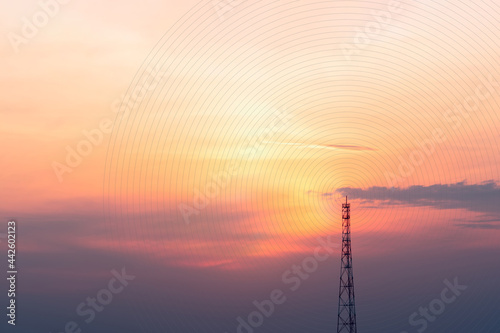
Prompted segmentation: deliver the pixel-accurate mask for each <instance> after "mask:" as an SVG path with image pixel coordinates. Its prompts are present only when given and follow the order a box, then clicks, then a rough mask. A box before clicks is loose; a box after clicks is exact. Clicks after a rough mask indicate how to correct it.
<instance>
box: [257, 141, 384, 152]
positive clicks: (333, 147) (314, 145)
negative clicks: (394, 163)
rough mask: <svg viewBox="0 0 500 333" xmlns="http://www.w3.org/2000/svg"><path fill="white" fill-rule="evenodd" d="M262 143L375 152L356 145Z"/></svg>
mask: <svg viewBox="0 0 500 333" xmlns="http://www.w3.org/2000/svg"><path fill="white" fill-rule="evenodd" d="M263 143H267V144H274V145H285V146H294V147H296V148H309V149H330V150H339V149H344V150H375V149H374V148H370V147H364V146H356V145H317V144H306V143H297V142H275V141H264V142H263Z"/></svg>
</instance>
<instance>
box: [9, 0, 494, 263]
mask: <svg viewBox="0 0 500 333" xmlns="http://www.w3.org/2000/svg"><path fill="white" fill-rule="evenodd" d="M196 3H197V2H195V1H191V0H189V1H183V2H182V4H174V3H172V2H169V3H168V4H164V5H162V4H160V3H159V2H156V1H146V2H144V3H143V6H134V5H131V4H128V5H127V4H124V3H122V2H118V1H116V2H106V3H105V4H103V3H102V2H98V1H85V2H80V1H76V0H75V1H72V2H70V3H68V4H67V5H64V6H62V5H61V8H60V12H59V13H58V14H57V15H55V16H54V18H51V19H50V22H49V23H48V24H47V25H46V26H44V27H43V28H40V31H39V33H38V34H37V35H36V36H35V37H33V38H32V39H30V40H29V42H28V43H26V44H23V45H20V46H19V51H18V52H16V51H15V50H14V49H13V47H12V45H11V44H10V43H9V40H8V38H4V39H2V44H1V48H2V52H1V57H2V64H3V68H2V74H1V75H0V88H1V90H2V94H1V97H0V106H1V107H0V112H1V117H2V122H1V123H0V136H1V137H0V141H1V142H2V144H1V147H2V157H1V158H0V167H1V170H2V176H1V178H0V182H1V187H2V190H3V192H4V193H8V195H7V196H5V197H4V198H3V199H2V200H1V202H0V208H1V210H2V211H5V212H7V214H14V215H15V214H18V213H19V212H24V213H31V214H37V213H40V212H46V213H57V212H58V211H61V210H63V211H69V212H70V211H72V210H78V209H84V208H82V202H92V203H95V205H96V207H98V206H99V203H100V202H101V200H102V196H103V191H104V196H105V201H106V200H108V199H110V200H111V201H112V203H111V204H110V206H109V207H115V208H116V207H118V208H123V207H126V212H125V213H121V214H127V213H130V214H131V213H143V214H145V215H147V214H163V216H167V217H168V218H167V219H166V220H161V221H162V223H170V222H171V223H181V224H182V223H183V218H182V211H180V210H179V207H180V205H182V204H185V205H189V206H190V207H193V205H194V204H193V201H194V200H195V197H196V196H197V195H198V194H197V193H198V191H199V192H202V193H204V191H205V189H206V187H207V185H208V184H211V183H213V182H214V175H218V174H220V173H224V172H226V173H227V172H228V170H233V169H234V170H233V172H234V173H233V174H230V175H229V176H227V181H226V182H225V183H226V184H225V185H223V186H221V185H216V187H217V189H216V192H217V194H216V195H214V196H213V198H210V200H209V201H210V203H209V204H207V205H206V207H203V208H201V209H198V208H196V207H194V208H195V209H196V210H197V211H198V214H196V215H193V216H192V218H193V220H192V223H193V225H196V223H203V222H207V221H217V220H218V219H223V218H224V216H227V215H232V214H234V215H237V216H238V218H237V220H238V223H239V224H238V227H235V228H236V229H238V228H240V229H238V232H241V231H242V230H244V231H246V232H247V233H249V234H255V235H261V234H262V235H264V236H265V237H263V240H262V241H258V242H251V244H250V245H249V248H248V249H247V250H246V251H247V252H246V253H247V254H248V255H250V256H251V255H252V254H259V255H264V256H265V253H266V251H268V252H271V253H275V252H277V253H280V251H285V252H286V251H292V252H293V251H294V250H295V249H296V247H294V246H291V245H290V246H289V247H288V249H285V248H284V247H281V248H279V245H276V244H275V243H273V242H275V240H272V241H270V240H269V239H273V238H275V237H278V238H280V239H282V240H288V239H295V237H297V238H300V237H305V238H311V239H315V237H316V236H317V235H321V234H323V233H325V232H328V230H331V228H332V224H331V223H332V222H331V217H332V216H337V215H335V214H338V209H337V208H331V207H330V205H329V202H328V201H325V200H324V199H322V198H321V197H320V196H319V195H314V193H325V192H332V191H334V190H335V189H336V188H339V187H360V188H367V187H370V186H390V185H395V186H399V187H407V186H411V185H432V184H452V183H456V182H460V181H463V180H467V182H468V183H471V184H476V183H480V182H483V181H486V180H492V179H493V180H498V179H499V175H498V168H497V166H498V165H499V164H500V154H498V140H499V132H498V128H500V118H499V117H498V115H499V111H498V110H499V108H498V105H499V102H500V96H499V91H500V86H499V83H498V82H500V72H499V69H500V68H499V61H498V54H499V51H500V50H499V46H498V44H495V43H492V40H494V39H495V38H496V35H495V33H494V31H496V25H497V22H496V21H495V18H494V17H492V16H491V15H490V14H491V13H489V11H488V7H487V6H486V5H484V6H483V7H478V5H476V4H475V3H472V2H466V3H461V4H456V7H454V8H453V9H448V8H446V7H445V6H442V5H439V4H436V3H434V2H426V1H420V2H418V3H414V2H409V1H406V2H405V3H404V4H403V5H402V6H401V9H400V10H397V11H394V12H392V13H391V19H390V20H391V21H390V24H389V25H381V26H380V30H379V31H378V33H374V34H373V36H372V37H371V38H370V40H369V42H370V43H369V45H365V46H363V47H360V46H359V45H354V44H353V43H355V40H356V39H355V37H356V31H357V30H356V28H359V29H364V27H365V26H366V25H367V24H369V23H370V22H372V23H373V22H378V21H377V17H374V16H372V15H371V10H378V11H384V12H387V11H388V9H387V4H385V3H383V4H382V3H381V4H377V5H376V7H373V6H375V5H374V4H371V5H367V6H363V7H355V6H353V7H352V9H351V10H350V11H349V13H350V14H339V13H338V8H341V7H345V6H349V3H348V2H345V1H338V2H334V3H333V2H332V3H331V4H330V5H329V6H326V7H325V4H323V3H319V4H307V3H304V2H297V4H296V5H295V6H289V7H288V8H287V9H286V12H285V13H282V11H283V8H281V7H279V6H278V5H276V4H275V3H273V2H271V1H269V2H263V3H262V4H261V5H260V6H258V7H257V6H256V7H255V8H253V7H252V5H248V4H242V5H241V7H239V6H238V7H235V8H234V9H233V10H232V11H231V12H228V13H225V14H224V18H222V19H219V17H218V15H217V8H214V7H210V5H197V6H196ZM489 5H492V4H489ZM370 6H372V7H373V8H370ZM193 7H194V8H195V9H197V8H198V9H200V8H201V9H203V10H204V11H203V10H202V11H200V12H199V13H197V14H196V15H197V16H196V17H197V22H200V23H199V24H197V25H190V24H189V23H190V21H189V19H185V21H182V19H181V21H180V22H179V23H177V24H176V25H174V23H175V22H176V20H177V19H179V17H181V15H182V13H185V12H188V10H189V9H191V8H193ZM97 8H98V10H97ZM251 8H253V10H254V11H251V10H250V9H251ZM0 9H1V10H0V13H1V14H0V19H1V20H2V22H4V24H3V29H4V31H2V32H3V33H4V34H5V35H6V34H8V33H10V32H14V33H19V32H20V29H21V26H22V17H24V16H26V17H29V16H30V15H33V14H34V13H36V12H37V10H39V7H38V3H37V2H36V1H22V2H18V3H17V2H16V3H9V4H2V5H1V7H0ZM443 13H445V15H444V14H443ZM278 14H280V15H279V18H278V19H276V16H277V15H278ZM285 14H286V15H285ZM193 15H194V14H193ZM464 16H466V17H467V19H464ZM443 17H444V18H443ZM403 18H404V19H403ZM172 26H174V30H169V31H168V32H167V33H166V34H165V35H163V34H164V32H165V31H167V30H168V29H169V28H170V27H172ZM175 28H178V29H177V30H175ZM158 41H160V43H159V44H158V45H157V44H156V43H157V42H158ZM343 44H344V45H350V47H355V48H359V52H358V53H356V54H354V55H353V56H352V57H350V58H349V59H347V58H346V57H345V54H344V52H343V51H342V45H343ZM155 45H156V46H155ZM150 50H153V52H151V53H149V52H150ZM147 64H149V65H147ZM146 67H149V68H150V71H153V73H152V74H151V73H148V72H146ZM148 76H150V78H152V80H153V81H154V82H155V86H154V87H150V86H145V84H144V82H145V79H146V78H147V77H148ZM148 82H149V81H148ZM141 85H142V87H144V89H145V95H144V97H143V98H141V99H140V101H141V102H142V103H135V104H134V103H132V104H131V105H130V112H129V113H128V115H127V116H126V117H122V118H116V117H117V116H120V115H121V114H122V113H123V112H122V111H123V109H121V111H119V112H115V111H116V109H114V107H116V105H117V103H116V101H117V100H120V99H121V98H122V97H123V96H124V95H126V94H127V92H128V94H131V93H132V91H133V88H134V87H137V86H139V87H140V86H141ZM129 86H130V87H131V88H130V89H129ZM148 88H150V89H148ZM127 89H129V90H127ZM470 103H472V105H471V104H470ZM455 106H459V107H460V106H462V107H463V110H465V111H463V112H462V113H460V112H458V111H453V110H454V109H453V108H454V107H455ZM449 110H452V111H449ZM283 112H286V115H287V116H286V119H285V120H283V121H282V122H281V123H279V124H278V125H277V124H276V121H277V119H281V118H279V115H280V114H281V115H282V114H283ZM103 121H104V122H105V123H106V121H108V125H109V124H113V125H114V128H113V131H112V132H111V133H103V132H102V130H101V132H100V133H102V140H101V139H99V138H100V134H97V137H94V139H95V140H97V141H99V144H97V145H93V146H91V152H90V153H89V154H88V156H83V157H81V160H77V161H76V162H75V165H76V166H68V161H67V154H68V153H67V147H69V148H70V149H73V150H77V149H78V145H79V144H81V142H82V141H83V140H88V138H86V136H85V134H83V132H82V131H92V130H95V129H99V128H100V126H102V125H101V124H102V122H103ZM93 133H96V132H95V131H94V132H93ZM436 133H437V134H436ZM101 141H102V143H101ZM422 142H428V143H429V142H430V146H428V149H430V150H432V151H431V152H429V153H428V154H427V153H425V150H424V148H422V147H421V146H419V143H422ZM82 147H83V148H82V149H85V147H84V146H82ZM87 148H88V147H87ZM492 149H493V150H494V151H492ZM413 152H416V153H415V154H417V155H415V154H414V155H413V156H412V155H411V154H412V153H413ZM106 154H108V155H106ZM419 156H420V158H419ZM411 158H417V159H418V161H417V162H416V163H414V162H411ZM402 161H404V162H405V163H413V164H412V165H410V167H407V166H405V165H403V164H402V163H403V162H402ZM54 162H56V164H57V165H58V166H57V168H59V169H58V170H59V171H54V168H55V164H54ZM401 165H403V166H401ZM61 167H63V168H65V169H61ZM398 168H399V169H398ZM401 168H402V169H401ZM401 170H403V172H402V171H401ZM58 172H59V175H57V173H58ZM388 175H389V176H388ZM390 175H397V176H398V177H399V181H398V182H397V183H394V184H392V183H390V182H389V181H388V180H389V179H392V178H391V177H392V176H390ZM388 177H389V178H388ZM115 199H116V202H115V201H114V200H115ZM337 201H338V200H337ZM337 201H334V202H335V204H337ZM106 202H107V201H106ZM61 205H64V208H62V207H61ZM83 206H84V205H83ZM109 207H108V208H109ZM238 214H242V215H243V216H240V215H238ZM245 214H246V215H245ZM386 214H388V213H386ZM111 215H114V213H112V214H111ZM389 215H390V214H389ZM393 217H394V216H393ZM139 220H140V219H139ZM392 220H393V221H392ZM168 221H170V222H168ZM172 221H174V222H172ZM391 221H392V223H396V222H397V219H396V218H394V219H389V220H388V221H386V223H384V224H383V225H381V226H380V228H381V229H384V230H386V231H391V230H393V228H392V227H391ZM156 222H158V221H156ZM134 223H139V222H138V220H135V222H134ZM214 223H215V222H214ZM360 224H362V225H363V227H362V228H363V229H361V230H360V231H361V232H362V231H369V230H374V229H377V228H378V226H374V225H373V222H372V225H370V222H369V221H368V220H366V221H365V220H362V223H360ZM182 227H188V228H189V227H190V226H189V225H187V226H185V225H182ZM191 227H192V228H197V227H196V226H194V227H193V226H191ZM172 228H174V229H177V228H179V226H175V227H172ZM214 228H217V227H216V226H214ZM221 228H227V229H225V231H226V232H228V236H227V237H228V238H230V235H231V233H230V231H231V230H232V229H231V228H233V227H232V226H231V225H230V224H229V225H224V224H223V225H222V226H221ZM236 229H235V230H236ZM214 230H217V229H214ZM200 232H207V231H206V230H205V231H203V230H200ZM266 237H267V238H266ZM99 244H100V243H99V241H95V242H94V243H92V244H91V243H88V246H97V247H98V246H100V245H99ZM297 247H300V246H299V245H297ZM215 251H219V250H215ZM214 257H217V255H214Z"/></svg>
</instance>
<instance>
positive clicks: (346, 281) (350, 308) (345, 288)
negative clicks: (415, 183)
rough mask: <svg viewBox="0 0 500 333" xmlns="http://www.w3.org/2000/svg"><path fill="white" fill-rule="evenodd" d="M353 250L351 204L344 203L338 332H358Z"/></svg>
mask: <svg viewBox="0 0 500 333" xmlns="http://www.w3.org/2000/svg"><path fill="white" fill-rule="evenodd" d="M357 332H358V329H357V327H356V308H355V306H354V280H353V276H352V252H351V205H350V204H349V203H347V197H345V204H344V203H343V204H342V255H341V259H340V285H339V312H338V317H337V333H357Z"/></svg>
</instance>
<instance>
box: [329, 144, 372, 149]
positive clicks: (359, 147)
mask: <svg viewBox="0 0 500 333" xmlns="http://www.w3.org/2000/svg"><path fill="white" fill-rule="evenodd" d="M328 147H333V148H338V149H347V150H375V149H373V148H370V147H364V146H354V145H328Z"/></svg>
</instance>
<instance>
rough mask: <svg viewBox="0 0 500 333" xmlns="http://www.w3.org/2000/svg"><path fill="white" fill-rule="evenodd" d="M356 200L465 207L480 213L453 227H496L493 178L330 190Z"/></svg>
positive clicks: (499, 189)
mask: <svg viewBox="0 0 500 333" xmlns="http://www.w3.org/2000/svg"><path fill="white" fill-rule="evenodd" d="M335 193H337V194H338V193H340V194H342V195H344V196H345V195H346V196H348V197H350V198H353V199H360V200H362V202H363V203H365V204H373V203H374V202H375V201H377V204H378V206H381V205H410V206H430V207H434V208H437V209H466V210H469V211H472V212H478V213H481V214H483V215H482V216H481V218H480V219H478V220H475V221H469V220H468V221H462V222H463V223H459V224H457V226H462V227H468V228H484V229H500V226H499V225H498V224H497V223H499V222H500V186H499V185H498V184H497V183H496V182H495V181H493V180H488V181H486V182H483V183H480V184H466V182H465V181H463V182H458V183H455V184H435V185H430V186H422V185H415V186H410V187H407V188H389V187H377V186H375V187H370V188H367V189H362V188H352V187H342V188H339V189H337V190H336V191H335V192H334V193H322V195H323V196H331V195H334V194H335Z"/></svg>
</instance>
